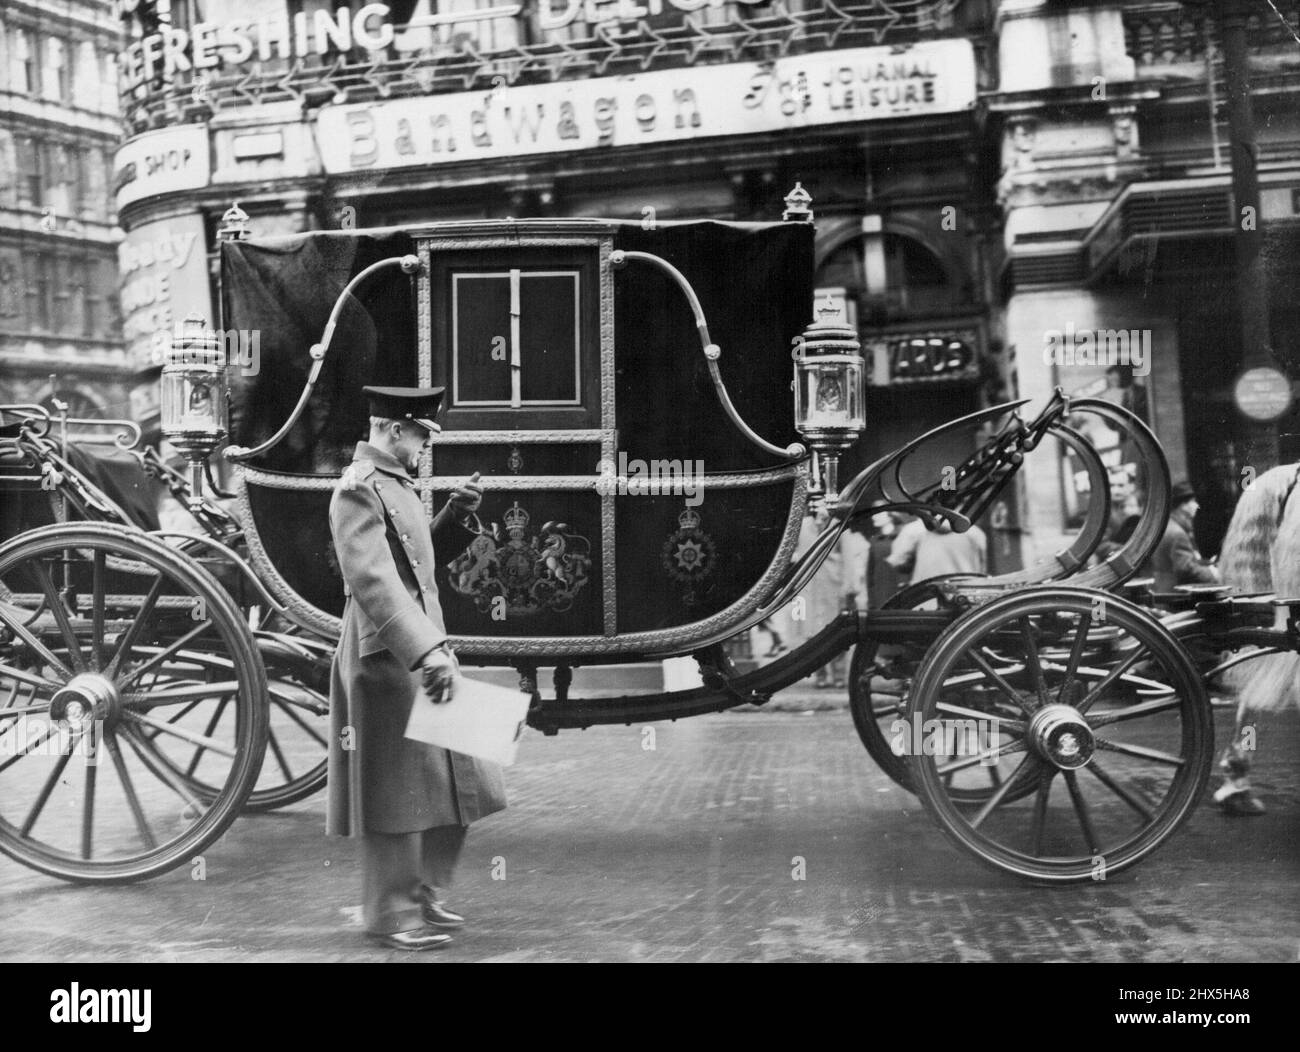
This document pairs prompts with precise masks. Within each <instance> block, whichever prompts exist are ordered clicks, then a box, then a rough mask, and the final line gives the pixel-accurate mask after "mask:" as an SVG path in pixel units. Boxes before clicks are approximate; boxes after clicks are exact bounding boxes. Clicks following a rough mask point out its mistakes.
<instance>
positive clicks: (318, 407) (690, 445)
mask: <svg viewBox="0 0 1300 1052" xmlns="http://www.w3.org/2000/svg"><path fill="white" fill-rule="evenodd" d="M620 249H621V250H626V251H633V252H648V253H653V254H655V255H656V256H659V257H661V258H662V259H664V260H666V261H667V262H669V263H671V264H672V265H673V266H674V267H676V268H677V269H678V270H679V271H680V272H681V273H682V274H683V275H684V276H685V277H686V279H687V280H688V281H689V282H690V283H691V285H692V286H693V287H694V289H695V290H696V292H697V294H698V296H699V299H700V301H701V304H702V306H703V309H704V311H705V313H706V315H707V318H708V323H709V330H710V333H711V336H712V339H713V340H714V342H716V343H717V344H718V345H719V346H720V347H721V348H722V352H723V356H722V359H721V363H720V366H721V370H722V374H723V377H724V379H725V382H726V384H727V388H728V390H729V392H730V394H731V396H732V398H733V399H734V401H735V403H736V406H737V408H738V410H739V411H740V414H741V416H742V417H743V418H744V419H745V420H747V421H748V422H750V424H751V425H752V426H753V428H754V429H755V430H756V431H757V432H758V433H760V434H762V435H764V436H765V437H768V438H769V439H770V440H771V441H773V442H775V443H777V444H779V445H785V444H786V443H788V442H790V441H793V440H794V439H795V438H796V436H795V434H794V431H793V427H792V420H791V409H790V394H789V375H790V372H789V370H790V358H789V351H790V347H791V342H792V341H793V339H794V338H795V337H796V336H798V334H799V333H800V332H802V331H803V329H804V328H805V326H806V325H807V324H808V322H809V321H810V320H811V316H812V274H813V230H812V228H811V226H809V225H807V224H797V223H724V222H715V221H691V222H649V221H647V222H644V223H642V222H624V221H618V220H604V219H563V220H559V219H520V220H510V219H500V220H474V221H456V222H446V223H426V224H418V225H411V226H404V227H386V228H381V229H370V230H355V231H316V232H312V233H307V234H299V235H294V236H290V237H273V238H265V239H259V238H252V239H248V240H242V241H231V242H226V243H225V244H223V246H222V257H221V270H222V296H223V317H224V319H225V321H224V324H225V326H226V327H227V329H228V330H234V331H235V332H238V333H242V334H244V337H245V346H248V345H250V344H252V343H253V339H254V338H255V339H256V345H255V350H256V354H255V355H254V354H252V353H245V355H244V357H243V358H242V359H241V361H240V363H239V366H240V367H239V368H237V369H235V370H233V376H232V380H233V386H234V391H233V396H234V397H233V412H232V440H233V441H234V442H235V443H237V444H240V445H255V444H256V443H257V442H259V441H261V440H263V439H265V438H266V437H267V436H268V435H269V434H271V433H273V432H274V431H275V429H276V428H278V427H279V425H280V424H281V423H282V422H283V421H284V420H285V419H287V418H288V416H289V414H290V412H291V411H292V409H293V406H294V403H295V400H296V399H297V396H298V393H299V392H300V390H301V389H302V386H303V383H304V381H305V378H306V375H307V373H308V371H309V369H310V365H311V359H310V357H309V349H310V348H311V346H312V344H314V343H315V342H316V341H318V340H319V339H320V336H321V332H322V330H323V329H324V327H325V324H326V321H327V319H328V317H329V314H330V311H331V309H332V308H333V306H334V302H335V299H336V298H337V297H338V296H339V294H340V292H341V291H342V290H343V288H344V286H345V285H346V284H347V283H348V281H350V280H351V279H352V278H353V277H355V276H356V275H357V274H359V273H360V272H361V271H362V270H364V269H365V268H366V267H368V266H370V265H371V264H373V263H375V262H377V261H379V260H382V259H387V258H392V257H398V256H403V255H406V254H411V253H415V254H419V255H421V257H422V259H423V261H424V263H425V269H423V270H422V272H421V273H420V274H419V275H418V276H417V277H416V279H415V280H414V281H410V280H406V279H405V278H403V277H402V276H401V275H400V274H399V273H398V272H397V271H396V270H395V269H393V270H390V271H389V272H387V273H381V274H378V275H376V276H374V277H373V278H371V279H368V280H367V282H366V283H365V284H364V285H362V286H361V287H359V288H358V289H357V292H356V295H355V298H354V299H352V300H351V301H350V302H349V303H347V304H346V306H345V308H344V309H343V310H342V311H341V314H340V319H339V325H338V329H337V331H336V333H335V336H334V339H333V341H332V344H331V347H332V349H331V350H330V352H329V354H328V356H327V359H326V361H325V364H324V368H323V370H322V373H321V376H320V380H319V383H318V385H317V387H316V389H315V391H314V393H313V398H312V403H311V405H310V406H309V407H308V411H307V412H306V413H305V414H304V418H303V419H302V420H301V421H300V422H299V424H298V425H297V426H296V427H295V429H294V431H293V432H292V433H291V434H290V435H289V436H288V437H287V439H286V440H285V441H284V442H282V443H280V444H279V445H278V446H277V447H276V448H275V449H274V450H272V451H270V453H269V454H268V455H267V457H266V458H265V459H264V460H263V461H262V462H261V464H262V466H263V467H266V468H271V469H275V470H281V471H288V472H294V473H334V472H337V471H338V470H339V468H340V465H341V464H342V463H343V462H344V461H345V460H346V459H347V456H348V455H349V451H350V449H351V445H352V443H353V442H355V441H356V439H357V438H359V437H361V435H362V433H363V432H364V429H365V416H366V410H365V405H364V399H363V397H362V395H361V388H362V387H363V386H364V385H366V384H390V385H417V384H419V383H422V382H427V381H428V380H429V379H430V378H431V379H432V382H434V383H439V382H443V381H444V380H447V381H450V380H451V379H452V374H453V371H454V370H455V369H456V367H457V366H456V362H455V361H453V358H454V356H455V354H456V353H458V351H457V348H456V347H455V346H450V345H452V344H454V343H455V340H454V331H455V324H456V322H457V321H458V320H461V319H453V318H452V317H451V311H452V302H451V301H452V298H453V297H452V293H451V291H450V283H451V281H452V280H453V279H454V277H455V273H456V272H457V268H462V269H463V270H465V271H476V270H477V271H480V272H481V271H484V270H487V271H505V272H508V271H509V270H511V269H521V270H522V271H524V272H525V273H527V272H529V271H530V270H531V271H533V272H548V271H554V270H565V269H566V268H573V269H575V270H577V271H581V272H582V275H583V276H582V277H581V278H580V279H578V280H579V285H580V286H581V287H580V290H579V292H580V295H579V299H580V303H579V305H578V308H577V311H576V313H577V315H578V318H577V321H578V329H579V332H578V335H577V336H576V342H578V343H579V344H580V345H581V347H580V352H579V356H580V358H581V376H580V378H579V381H578V384H579V386H580V387H581V388H582V395H581V397H580V398H579V399H578V401H580V402H583V403H584V406H585V408H586V409H587V410H588V413H589V414H591V413H594V412H595V411H596V409H597V406H596V405H594V404H592V405H586V404H585V403H586V402H588V401H591V402H595V401H600V400H605V401H606V403H607V405H608V404H609V403H610V402H611V401H612V405H613V414H614V418H615V420H616V426H617V428H618V432H619V440H620V443H621V444H622V445H621V446H620V448H624V449H626V451H627V453H628V455H629V456H631V457H641V458H645V459H650V458H695V459H702V460H704V461H705V463H706V465H707V467H708V469H709V470H711V471H712V470H717V471H733V470H746V469H758V468H763V467H770V466H771V464H772V461H771V459H770V458H765V457H764V456H763V454H762V453H761V451H759V450H756V449H755V448H754V447H753V446H752V445H751V444H750V443H749V442H748V441H747V440H746V439H744V438H743V437H742V436H741V435H739V434H738V433H737V432H736V431H735V429H734V428H733V427H732V426H731V425H730V423H729V422H728V420H727V419H726V417H725V414H724V413H723V412H722V410H721V408H720V406H719V404H718V401H717V398H716V395H715V393H714V391H713V388H712V384H711V382H710V380H709V377H708V372H707V368H706V363H705V361H704V359H703V356H702V355H701V354H700V349H699V341H698V335H697V332H696V327H695V321H694V318H693V316H692V313H691V310H690V308H689V305H688V303H687V301H686V300H685V298H684V297H683V296H682V295H681V292H680V290H679V289H677V288H676V287H675V286H674V285H673V283H672V282H671V280H670V279H669V278H668V277H666V276H665V275H664V274H663V273H661V272H660V271H658V270H656V269H654V268H650V267H645V266H636V265H631V266H628V267H627V268H626V270H623V271H620V272H618V273H613V272H612V270H611V268H610V266H609V256H610V253H611V252H612V251H617V250H620ZM535 298H536V299H539V300H540V301H541V302H540V303H537V304H535V305H534V309H533V315H532V316H531V317H529V316H528V315H527V310H525V316H524V317H522V318H521V327H522V328H523V330H524V332H525V333H528V332H532V331H542V330H546V328H547V326H550V328H552V329H554V328H556V327H557V326H559V325H561V324H562V321H557V317H558V315H557V314H556V313H555V311H556V310H558V309H559V308H558V304H557V302H556V300H555V299H554V297H550V298H548V297H546V296H545V295H543V296H539V297H535ZM252 349H253V348H251V347H250V350H252ZM422 356H425V357H427V361H423V360H422ZM254 357H256V358H257V360H256V361H252V359H253V358H254ZM606 359H612V360H613V361H612V365H611V364H610V363H608V362H606ZM422 373H423V374H424V375H422ZM447 385H448V386H449V387H451V386H452V384H451V383H450V382H448V384H447ZM448 402H449V409H454V408H455V407H456V396H455V391H454V390H453V392H452V393H451V395H449V399H448ZM511 416H512V415H511V414H501V413H488V414H487V417H488V418H490V422H491V421H495V423H493V425H492V426H498V427H499V426H500V425H501V422H502V421H503V420H505V419H507V417H511ZM578 416H579V414H570V415H568V416H566V415H565V414H564V413H560V412H551V413H549V414H548V413H534V414H532V416H531V417H529V414H528V413H527V412H526V411H525V412H523V413H519V412H516V413H514V414H513V417H512V418H518V420H520V421H521V422H522V423H523V426H534V424H531V423H529V420H530V419H531V420H533V421H536V425H535V426H546V427H551V428H555V427H557V426H559V427H563V426H569V427H570V429H572V425H571V423H570V424H568V425H566V424H565V423H564V421H566V420H568V421H571V420H572V419H576V418H578ZM547 421H549V423H548V422H547ZM467 426H468V427H471V428H473V427H475V426H478V425H477V424H476V423H475V420H474V419H473V418H471V417H470V416H469V415H468V414H461V416H460V419H459V420H455V419H453V420H450V421H449V423H448V424H446V425H445V427H446V428H447V429H448V430H452V431H454V430H456V429H457V428H460V427H467ZM511 426H513V424H512V425H511Z"/></svg>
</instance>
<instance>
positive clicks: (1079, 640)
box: [1057, 614, 1092, 705]
mask: <svg viewBox="0 0 1300 1052" xmlns="http://www.w3.org/2000/svg"><path fill="white" fill-rule="evenodd" d="M1091 627H1092V615H1091V614H1080V615H1079V624H1078V625H1077V626H1076V628H1075V630H1074V643H1073V644H1072V645H1071V646H1070V657H1069V660H1067V661H1066V663H1065V679H1063V680H1062V681H1061V690H1060V693H1059V694H1058V695H1057V697H1058V698H1059V699H1060V700H1061V701H1062V702H1064V703H1065V704H1067V705H1068V704H1069V703H1070V688H1071V687H1072V686H1074V678H1075V676H1077V675H1078V674H1079V662H1080V661H1082V660H1083V651H1084V649H1085V648H1086V647H1087V645H1088V631H1089V629H1090V628H1091Z"/></svg>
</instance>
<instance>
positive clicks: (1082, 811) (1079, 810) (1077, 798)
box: [1061, 771, 1101, 855]
mask: <svg viewBox="0 0 1300 1052" xmlns="http://www.w3.org/2000/svg"><path fill="white" fill-rule="evenodd" d="M1061 774H1062V776H1063V777H1064V778H1065V784H1066V787H1067V788H1068V789H1069V790H1070V800H1071V802H1072V803H1073V804H1074V813H1075V814H1076V815H1077V816H1078V818H1079V828H1080V829H1082V830H1083V839H1084V842H1085V843H1087V845H1088V853H1089V854H1091V855H1097V854H1100V853H1101V848H1100V845H1099V842H1098V840H1097V831H1096V830H1095V829H1094V828H1093V825H1092V815H1091V813H1090V812H1089V811H1088V802H1087V801H1086V800H1085V799H1084V798H1083V792H1082V790H1080V788H1079V779H1078V777H1077V776H1076V775H1075V773H1074V772H1073V771H1062V772H1061Z"/></svg>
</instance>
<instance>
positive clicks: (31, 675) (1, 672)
mask: <svg viewBox="0 0 1300 1052" xmlns="http://www.w3.org/2000/svg"><path fill="white" fill-rule="evenodd" d="M0 678H4V679H14V680H17V681H18V682H19V683H25V684H27V685H28V686H29V687H47V688H49V689H50V690H57V689H58V688H59V687H60V686H61V684H59V683H56V682H54V680H52V679H46V678H45V677H44V676H38V675H36V673H35V672H27V671H25V670H23V669H20V668H14V667H13V666H12V665H0ZM12 696H13V695H12V694H11V695H10V697H11V698H12Z"/></svg>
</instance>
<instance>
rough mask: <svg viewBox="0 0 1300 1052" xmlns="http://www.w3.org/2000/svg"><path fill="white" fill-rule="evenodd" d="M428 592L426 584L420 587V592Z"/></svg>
mask: <svg viewBox="0 0 1300 1052" xmlns="http://www.w3.org/2000/svg"><path fill="white" fill-rule="evenodd" d="M428 590H429V586H428V585H427V584H422V585H420V591H422V592H427V591H428Z"/></svg>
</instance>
